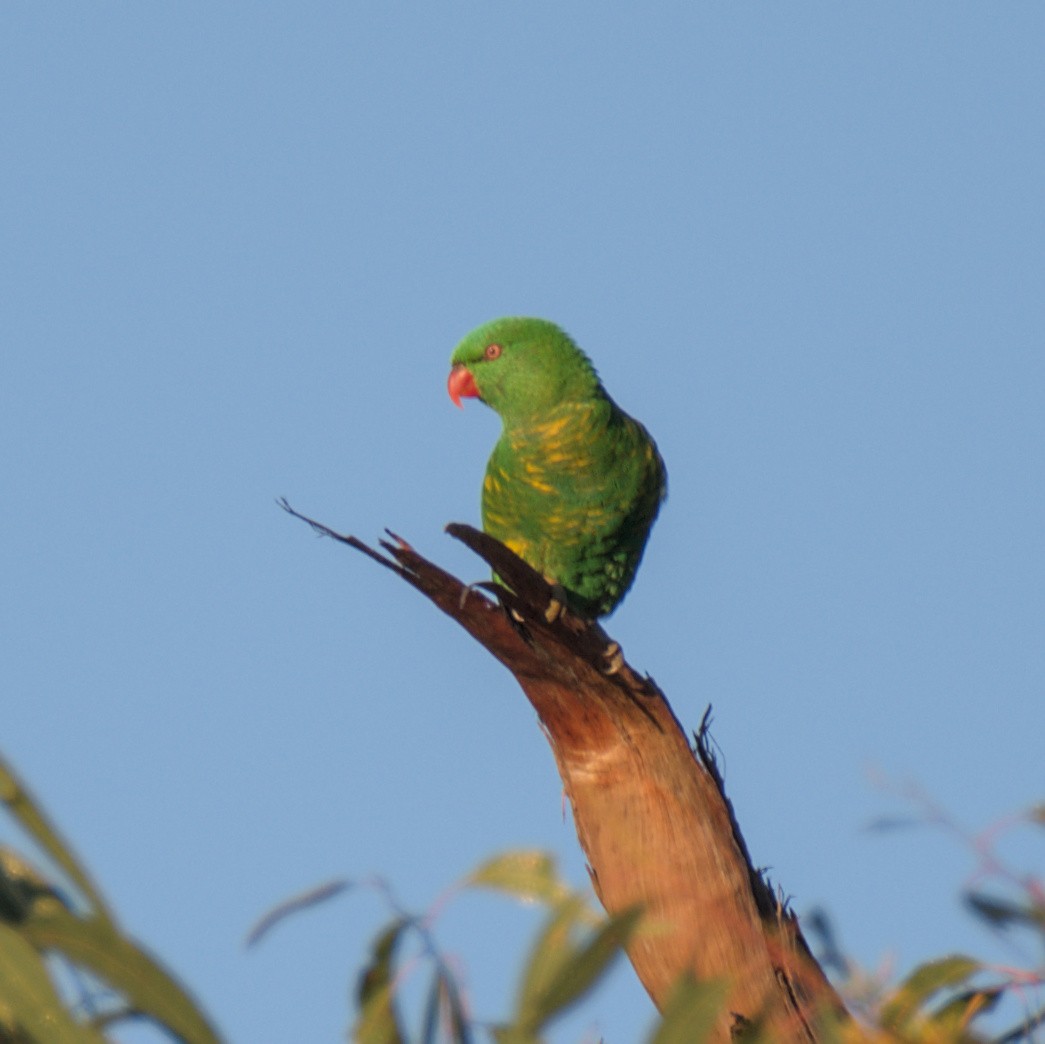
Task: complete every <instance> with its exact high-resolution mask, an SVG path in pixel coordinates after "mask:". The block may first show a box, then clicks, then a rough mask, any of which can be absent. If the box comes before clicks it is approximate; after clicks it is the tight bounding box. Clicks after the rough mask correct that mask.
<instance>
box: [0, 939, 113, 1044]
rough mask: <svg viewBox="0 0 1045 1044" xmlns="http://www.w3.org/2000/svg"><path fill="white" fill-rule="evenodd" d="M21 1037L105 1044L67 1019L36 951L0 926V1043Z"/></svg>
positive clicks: (48, 1043)
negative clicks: (0, 1041)
mask: <svg viewBox="0 0 1045 1044" xmlns="http://www.w3.org/2000/svg"><path fill="white" fill-rule="evenodd" d="M8 1031H9V1032H8ZM23 1034H24V1035H25V1038H28V1039H30V1040H33V1041H36V1042H38V1044H105V1038H104V1037H103V1036H102V1035H101V1034H100V1033H96V1032H95V1031H94V1030H92V1029H91V1028H90V1027H89V1026H83V1025H80V1024H78V1023H77V1022H75V1021H74V1020H73V1018H72V1017H71V1016H70V1015H69V1012H68V1011H67V1010H66V1007H65V1004H64V1003H63V1002H62V999H61V998H60V997H59V996H58V992H57V990H56V989H55V987H54V983H53V982H52V981H51V977H50V975H48V973H47V968H46V966H45V965H44V962H43V960H42V959H41V957H40V955H39V954H38V953H37V952H36V950H34V949H33V947H32V946H31V945H30V944H29V943H28V942H27V941H26V940H25V939H24V938H22V936H20V935H19V934H18V932H16V931H15V930H14V929H13V928H9V927H8V926H7V925H4V924H0V1040H22V1039H25V1038H23Z"/></svg>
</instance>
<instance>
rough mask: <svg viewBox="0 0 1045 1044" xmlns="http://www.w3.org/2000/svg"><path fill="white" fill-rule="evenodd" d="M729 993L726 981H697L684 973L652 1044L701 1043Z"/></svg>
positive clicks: (707, 1034)
mask: <svg viewBox="0 0 1045 1044" xmlns="http://www.w3.org/2000/svg"><path fill="white" fill-rule="evenodd" d="M728 992H729V990H728V987H727V986H726V984H725V983H721V982H697V980H696V979H694V978H693V976H692V975H688V974H687V975H684V976H683V977H682V978H681V979H680V980H679V981H678V982H677V983H676V984H675V988H674V989H673V990H672V991H671V996H670V997H669V998H668V1002H667V1004H665V1005H664V1010H663V1012H662V1013H661V1021H660V1024H659V1025H658V1026H657V1027H656V1028H655V1029H654V1031H653V1033H652V1034H651V1036H650V1038H649V1044H701V1042H702V1041H705V1040H709V1039H710V1038H711V1036H712V1034H713V1032H714V1029H715V1025H716V1023H717V1022H718V1020H719V1018H720V1017H721V1016H722V1013H723V1005H724V1004H725V1001H726V994H727V993H728Z"/></svg>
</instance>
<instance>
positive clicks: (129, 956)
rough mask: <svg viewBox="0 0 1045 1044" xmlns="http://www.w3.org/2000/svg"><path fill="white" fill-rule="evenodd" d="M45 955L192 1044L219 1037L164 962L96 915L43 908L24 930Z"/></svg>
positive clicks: (211, 1041) (47, 905)
mask: <svg viewBox="0 0 1045 1044" xmlns="http://www.w3.org/2000/svg"><path fill="white" fill-rule="evenodd" d="M20 927H21V930H22V933H23V934H24V936H25V938H26V939H27V940H28V941H29V942H30V943H32V945H33V946H35V947H36V948H37V949H39V950H47V951H55V952H58V953H60V954H62V955H63V956H64V957H66V958H67V959H68V960H70V961H72V962H73V963H74V964H78V965H80V966H81V967H83V968H86V969H88V970H89V971H90V972H91V973H92V974H93V975H95V976H96V977H97V978H99V979H101V980H103V981H104V982H105V983H107V984H108V985H109V986H111V987H112V988H113V989H115V990H117V991H119V992H120V993H122V994H123V995H124V996H125V997H126V998H127V1000H128V1002H129V1003H130V1006H131V1008H132V1009H133V1010H135V1011H136V1012H140V1013H141V1014H143V1015H146V1016H148V1017H150V1018H152V1019H155V1020H156V1021H157V1022H159V1023H161V1024H162V1025H164V1026H166V1027H168V1028H169V1029H170V1030H171V1032H172V1033H174V1034H176V1035H177V1036H179V1037H181V1038H182V1040H184V1041H186V1042H188V1044H218V1042H219V1039H220V1038H219V1037H218V1035H217V1033H216V1031H215V1030H214V1028H213V1027H212V1026H211V1025H210V1024H209V1023H208V1021H207V1019H206V1018H205V1017H204V1015H203V1013H202V1012H201V1011H200V1009H199V1007H198V1006H197V1004H196V1003H195V1001H193V999H192V998H191V997H190V996H189V995H188V994H187V993H186V992H185V990H184V988H183V987H182V986H181V985H180V984H179V983H178V982H177V981H176V980H175V979H174V978H173V976H172V975H171V974H170V973H169V972H167V971H166V970H165V969H164V968H163V967H162V966H161V965H160V964H159V962H158V961H156V960H155V959H154V958H153V957H151V956H150V955H149V954H148V953H146V952H145V950H143V949H142V948H141V947H140V946H138V945H137V944H136V943H134V942H132V941H131V940H130V939H128V938H127V937H126V936H124V935H121V934H120V933H119V932H118V931H116V929H115V928H114V927H113V925H112V922H111V921H108V920H106V919H105V918H103V917H100V916H98V915H95V914H92V915H91V916H89V917H77V916H76V915H75V914H73V913H71V912H70V911H69V910H67V909H64V908H62V907H59V906H57V905H56V904H54V903H53V902H49V901H48V902H44V903H37V904H35V905H34V907H33V909H32V910H31V912H30V913H29V916H28V917H27V918H26V920H25V921H24V922H23V923H22V925H21V926H20Z"/></svg>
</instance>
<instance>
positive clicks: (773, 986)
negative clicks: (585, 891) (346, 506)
mask: <svg viewBox="0 0 1045 1044" xmlns="http://www.w3.org/2000/svg"><path fill="white" fill-rule="evenodd" d="M282 505H283V507H284V508H285V509H286V510H287V511H289V512H290V513H291V514H294V515H295V516H296V517H298V518H302V519H304V521H306V522H309V523H310V524H311V525H312V526H313V528H315V529H316V530H317V531H318V532H321V533H323V534H325V535H328V536H331V537H333V538H335V539H337V540H339V541H341V542H342V543H346V544H348V545H349V546H351V547H353V548H355V549H356V550H358V551H361V552H363V553H364V554H366V555H368V556H369V557H370V558H372V559H373V560H374V561H376V562H378V563H380V564H381V565H383V566H385V567H386V568H388V569H390V570H392V571H393V572H395V573H397V574H398V575H399V576H400V577H402V578H403V579H404V580H406V581H407V583H409V584H412V585H413V586H414V587H416V588H417V589H418V590H419V591H421V592H422V593H423V594H424V595H425V596H426V597H427V598H429V599H430V600H431V601H432V602H434V603H435V605H437V606H438V607H439V608H440V609H442V610H443V612H445V613H447V614H448V615H449V616H451V617H453V618H454V619H455V620H456V621H457V622H458V623H459V624H460V625H461V626H462V627H463V628H464V629H465V630H466V631H468V633H469V634H471V635H472V637H474V638H475V639H476V640H477V641H478V642H479V643H480V644H482V645H483V646H485V648H486V649H488V650H489V651H490V652H491V653H492V654H493V655H494V656H495V657H496V658H497V659H498V660H500V661H501V663H503V664H504V665H505V666H506V667H507V668H508V669H509V670H510V671H511V672H512V674H513V675H514V676H515V678H516V680H517V681H518V682H519V685H520V686H521V687H522V689H523V692H524V693H525V694H526V697H527V698H528V699H529V701H530V703H531V704H532V705H533V707H534V709H535V710H536V712H537V715H538V717H539V719H540V721H541V724H542V726H543V727H544V731H545V735H546V736H547V737H548V741H549V743H550V744H551V748H552V752H553V754H554V756H555V761H556V764H557V765H558V768H559V774H560V775H561V777H562V783H563V787H564V788H565V792H566V796H567V798H568V799H569V801H570V805H571V807H572V810H573V819H574V823H575V826H576V829H577V837H578V840H579V841H580V843H581V847H582V848H583V849H584V853H585V855H586V856H587V860H588V865H589V871H590V874H591V880H592V885H593V887H594V889H595V892H596V894H597V895H598V897H599V900H600V901H601V903H602V905H603V906H604V907H605V908H606V910H607V911H609V912H611V913H615V912H619V911H621V910H624V909H626V908H628V907H630V906H633V905H635V904H637V903H638V904H642V906H643V908H644V910H645V919H644V922H643V923H644V926H645V927H646V928H648V930H644V931H640V933H638V935H637V937H636V938H635V940H634V941H633V943H632V944H631V945H630V946H629V948H628V956H629V958H630V960H631V963H632V965H633V966H634V968H635V971H636V973H637V974H638V976H639V979H640V980H641V982H642V984H643V985H644V986H645V988H646V990H647V991H648V992H649V994H650V996H651V997H652V999H653V1002H654V1004H656V1005H657V1006H658V1007H662V1006H663V1005H664V1004H665V1003H666V1001H667V999H668V997H669V995H670V993H671V990H672V987H673V986H674V985H675V983H676V982H677V981H678V979H679V977H680V976H681V975H682V974H683V973H685V972H687V971H688V972H691V973H692V974H693V975H694V976H695V977H696V978H697V979H719V980H725V981H728V982H729V984H730V992H729V999H728V1004H727V1012H726V1014H725V1015H724V1016H723V1020H722V1023H721V1026H720V1030H719V1038H720V1039H721V1040H728V1039H729V1038H730V1036H731V1035H732V1036H735V1035H737V1033H738V1031H740V1030H742V1029H743V1027H745V1026H748V1025H752V1024H761V1025H762V1026H763V1027H764V1028H765V1029H766V1030H768V1032H769V1034H770V1037H771V1039H773V1040H780V1041H816V1040H818V1039H819V1033H818V1030H817V1014H818V1012H823V1011H831V1012H833V1013H834V1014H836V1015H837V1014H840V1013H842V1012H844V1008H843V1005H842V1003H841V1000H840V999H839V997H838V996H837V994H836V993H835V992H834V990H833V989H832V987H831V986H830V984H829V983H828V981H827V978H826V976H825V975H824V973H823V971H822V970H821V968H820V967H819V965H818V964H817V963H816V961H815V960H814V959H813V957H812V955H811V954H810V951H809V948H808V946H807V945H806V942H805V940H804V938H803V937H802V932H801V930H800V929H799V926H798V922H797V920H796V918H795V916H794V914H793V913H792V912H791V911H790V910H789V909H788V907H787V904H786V903H785V902H784V901H783V900H782V899H781V898H779V897H778V896H777V895H776V894H774V892H773V889H772V887H771V886H770V885H769V883H768V882H767V881H766V879H765V878H764V877H763V875H762V874H761V873H760V872H759V871H758V870H756V869H755V867H754V866H753V864H752V862H751V859H750V856H749V855H748V851H747V846H746V845H745V843H744V839H743V837H742V836H741V833H740V828H739V826H738V825H737V821H736V818H735V816H734V814H733V808H732V805H731V804H730V802H729V801H728V799H727V798H726V796H725V791H724V789H723V782H722V777H721V774H720V773H719V771H718V768H717V766H716V763H715V760H714V757H713V756H712V753H711V750H710V746H709V743H708V737H707V728H706V720H707V719H706V718H705V724H704V725H702V727H701V730H700V732H699V733H697V734H696V735H695V737H694V739H695V746H692V747H691V746H690V742H689V740H688V738H687V736H686V734H685V733H684V731H683V729H682V727H681V725H680V724H679V722H678V720H677V719H676V718H675V715H674V713H673V712H672V710H671V707H670V706H669V704H668V701H667V699H666V698H665V697H664V694H663V693H662V692H661V691H660V689H658V688H657V686H656V684H655V683H654V682H653V680H652V679H651V678H650V677H649V676H644V677H640V676H639V675H638V674H636V673H635V672H634V671H633V670H632V669H631V668H630V667H629V666H628V665H627V663H625V664H624V666H623V667H622V668H621V669H620V670H619V671H617V672H616V673H614V674H607V673H606V658H605V648H606V643H607V640H608V639H607V636H606V634H605V632H604V631H603V630H602V628H601V627H600V626H599V625H598V624H589V623H587V622H585V621H582V620H579V619H577V618H575V617H573V616H570V615H564V616H561V617H560V618H558V619H556V620H554V621H551V622H549V621H548V620H547V618H546V615H545V609H546V608H547V606H548V604H549V601H550V599H551V597H552V590H551V588H550V587H549V585H548V584H547V583H546V582H545V580H544V579H543V577H541V576H540V575H539V574H538V573H536V572H535V571H534V570H533V569H531V568H530V567H529V566H528V565H527V564H526V563H525V562H523V561H522V560H521V559H520V558H518V557H517V556H516V555H514V554H513V553H512V552H511V551H509V550H508V549H507V548H506V547H504V546H503V545H502V544H500V543H499V542H498V541H496V540H494V539H493V538H492V537H489V536H487V535H486V534H484V533H481V532H479V531H478V530H476V529H473V528H472V527H470V526H465V525H459V524H452V525H449V526H447V531H448V532H449V533H450V535H451V536H452V537H454V538H455V539H457V540H460V541H462V542H463V543H464V544H466V545H467V546H468V547H469V548H471V549H472V550H473V551H474V552H475V553H476V554H478V555H479V556H480V557H482V558H483V559H484V560H485V561H486V562H487V563H488V564H489V565H490V566H491V567H492V568H493V569H494V571H495V572H496V574H497V575H498V576H499V577H501V578H502V579H503V581H504V583H505V584H507V585H508V586H507V587H505V586H501V585H499V584H494V583H484V584H479V585H465V584H464V583H462V582H461V581H460V580H458V579H457V578H456V577H454V576H452V575H450V574H449V573H447V572H445V571H444V570H442V569H440V568H439V567H438V566H436V565H434V564H433V563H432V562H429V561H428V560H427V559H425V558H423V557H422V556H421V555H419V554H418V553H417V552H416V551H414V550H413V548H411V547H410V545H409V544H407V543H406V542H405V541H403V540H401V539H400V538H399V537H397V536H395V535H394V534H392V533H389V534H388V535H389V538H390V539H389V540H382V541H380V546H381V548H382V550H383V552H384V554H382V553H381V551H377V550H375V549H373V548H371V547H368V546H367V545H366V544H364V543H363V542H362V541H360V540H357V539H356V538H355V537H351V536H343V535H341V534H338V533H335V532H333V531H332V530H330V529H328V528H327V527H325V526H322V525H320V524H319V523H316V522H314V521H313V520H312V519H307V518H305V517H304V516H302V515H298V514H297V512H295V511H294V510H293V509H292V508H291V507H290V505H289V504H287V503H286V501H283V502H282Z"/></svg>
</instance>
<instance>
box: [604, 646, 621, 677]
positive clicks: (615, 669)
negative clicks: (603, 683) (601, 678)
mask: <svg viewBox="0 0 1045 1044" xmlns="http://www.w3.org/2000/svg"><path fill="white" fill-rule="evenodd" d="M602 659H603V663H604V667H603V669H602V670H603V673H604V674H609V675H614V674H619V673H620V670H621V668H622V667H623V666H624V652H623V650H622V649H621V647H620V642H609V643H608V644H607V645H606V647H605V648H604V649H603V650H602Z"/></svg>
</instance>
